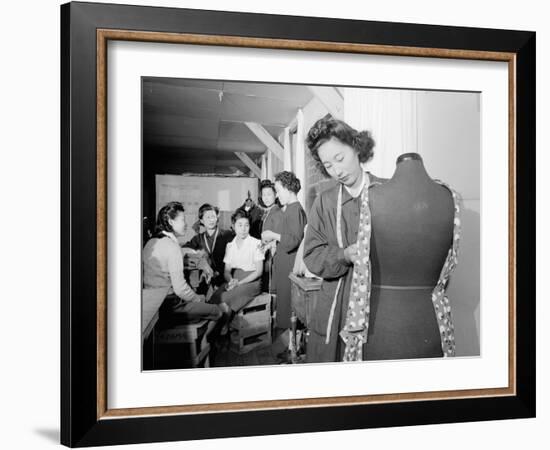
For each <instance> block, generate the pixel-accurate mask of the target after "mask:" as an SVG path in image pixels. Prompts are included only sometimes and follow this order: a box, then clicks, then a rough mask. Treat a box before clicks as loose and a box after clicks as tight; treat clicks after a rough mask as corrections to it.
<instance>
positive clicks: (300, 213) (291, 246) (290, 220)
mask: <svg viewBox="0 0 550 450" xmlns="http://www.w3.org/2000/svg"><path fill="white" fill-rule="evenodd" d="M285 216H286V217H285V220H284V226H283V227H282V228H283V229H282V230H281V240H280V241H279V244H278V245H277V251H283V252H287V253H292V252H294V251H296V250H297V249H298V247H299V246H300V243H301V242H302V239H303V238H304V228H305V226H306V223H307V219H306V214H305V212H304V210H303V209H302V208H301V207H300V208H297V210H296V211H295V212H294V213H293V214H285Z"/></svg>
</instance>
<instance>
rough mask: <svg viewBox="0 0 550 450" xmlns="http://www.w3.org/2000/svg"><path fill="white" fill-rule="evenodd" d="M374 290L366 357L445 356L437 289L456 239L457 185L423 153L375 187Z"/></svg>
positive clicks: (403, 161)
mask: <svg viewBox="0 0 550 450" xmlns="http://www.w3.org/2000/svg"><path fill="white" fill-rule="evenodd" d="M369 199H370V209H371V218H372V219H371V220H372V235H371V253H370V255H371V267H372V293H371V300H370V301H371V306H370V310H371V313H370V325H369V336H368V341H367V344H366V348H365V359H370V360H376V359H402V358H422V357H424V358H429V357H438V356H442V351H441V341H440V335H439V329H438V325H437V320H436V317H435V312H434V307H433V304H432V300H431V293H432V290H433V288H434V286H435V284H436V283H437V280H438V278H439V274H440V272H441V268H442V266H443V263H444V261H445V258H446V256H447V253H448V251H449V248H450V247H451V244H452V241H453V219H454V203H453V198H452V195H451V192H450V191H449V190H448V189H447V188H446V187H444V186H442V185H440V184H439V183H437V182H435V181H433V180H432V179H431V178H430V177H429V175H428V174H427V172H426V170H425V168H424V164H423V162H422V158H421V157H420V155H418V154H416V153H407V154H404V155H401V156H400V157H399V158H398V159H397V166H396V170H395V173H394V175H393V177H392V178H391V179H390V180H389V181H387V182H385V183H383V184H381V185H376V186H373V187H371V189H370V191H369Z"/></svg>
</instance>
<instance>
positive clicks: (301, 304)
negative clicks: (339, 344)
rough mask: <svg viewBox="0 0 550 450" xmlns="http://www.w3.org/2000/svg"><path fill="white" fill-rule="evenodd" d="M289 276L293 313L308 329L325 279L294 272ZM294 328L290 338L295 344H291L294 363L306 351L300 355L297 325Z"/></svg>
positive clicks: (302, 357) (301, 357)
mask: <svg viewBox="0 0 550 450" xmlns="http://www.w3.org/2000/svg"><path fill="white" fill-rule="evenodd" d="M288 277H289V278H290V303H291V307H292V314H293V315H295V316H296V317H297V318H298V319H299V320H300V322H302V323H303V324H304V325H305V326H306V329H308V328H309V326H310V323H311V317H312V315H313V311H315V308H316V306H317V300H318V292H319V289H321V284H322V283H323V280H320V279H317V278H306V277H300V276H298V275H296V274H294V273H291V274H290V275H289V276H288ZM291 321H292V319H291ZM292 328H293V329H292V330H291V333H290V334H291V336H290V339H291V340H292V342H293V345H291V355H290V359H291V362H292V363H297V362H301V361H302V360H303V359H304V358H305V353H304V354H303V355H302V356H298V352H297V350H298V349H297V342H296V340H297V339H296V327H295V326H293V327H292ZM306 336H307V333H306ZM306 346H307V338H306Z"/></svg>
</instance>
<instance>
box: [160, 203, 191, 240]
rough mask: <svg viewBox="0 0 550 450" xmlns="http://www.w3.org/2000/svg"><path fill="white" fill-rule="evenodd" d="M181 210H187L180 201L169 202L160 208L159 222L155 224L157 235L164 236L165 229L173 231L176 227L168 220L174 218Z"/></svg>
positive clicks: (168, 231) (169, 231)
mask: <svg viewBox="0 0 550 450" xmlns="http://www.w3.org/2000/svg"><path fill="white" fill-rule="evenodd" d="M180 212H185V209H184V207H183V205H182V204H181V203H180V202H169V203H167V204H166V205H164V206H163V207H162V208H160V211H159V213H158V214H157V223H156V225H155V237H163V236H164V233H163V231H165V232H167V233H172V232H173V231H174V229H173V228H172V225H170V223H169V222H168V219H172V220H174V219H175V218H176V217H177V215H178V214H179V213H180Z"/></svg>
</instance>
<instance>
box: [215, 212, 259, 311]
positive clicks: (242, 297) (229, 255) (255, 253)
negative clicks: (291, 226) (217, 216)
mask: <svg viewBox="0 0 550 450" xmlns="http://www.w3.org/2000/svg"><path fill="white" fill-rule="evenodd" d="M231 223H232V224H233V230H234V231H235V238H234V239H233V240H232V241H231V242H229V243H228V244H227V247H226V249H225V257H224V259H223V262H224V264H225V270H224V278H225V281H226V283H225V284H224V285H223V286H221V287H220V288H219V289H218V290H217V291H216V292H215V293H214V294H213V295H212V297H211V298H210V302H211V303H218V304H219V303H225V304H227V305H228V306H229V308H231V312H232V315H233V314H235V313H237V312H239V311H240V310H241V309H243V308H244V307H245V306H246V305H247V304H248V303H250V302H251V301H252V300H253V299H254V297H256V296H257V295H259V294H260V292H261V275H262V272H263V261H264V253H263V251H262V250H261V249H260V246H261V241H260V240H259V239H256V238H254V237H252V236H250V234H249V231H250V216H249V214H248V212H246V211H245V210H244V209H237V211H235V212H234V213H233V215H232V216H231Z"/></svg>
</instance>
